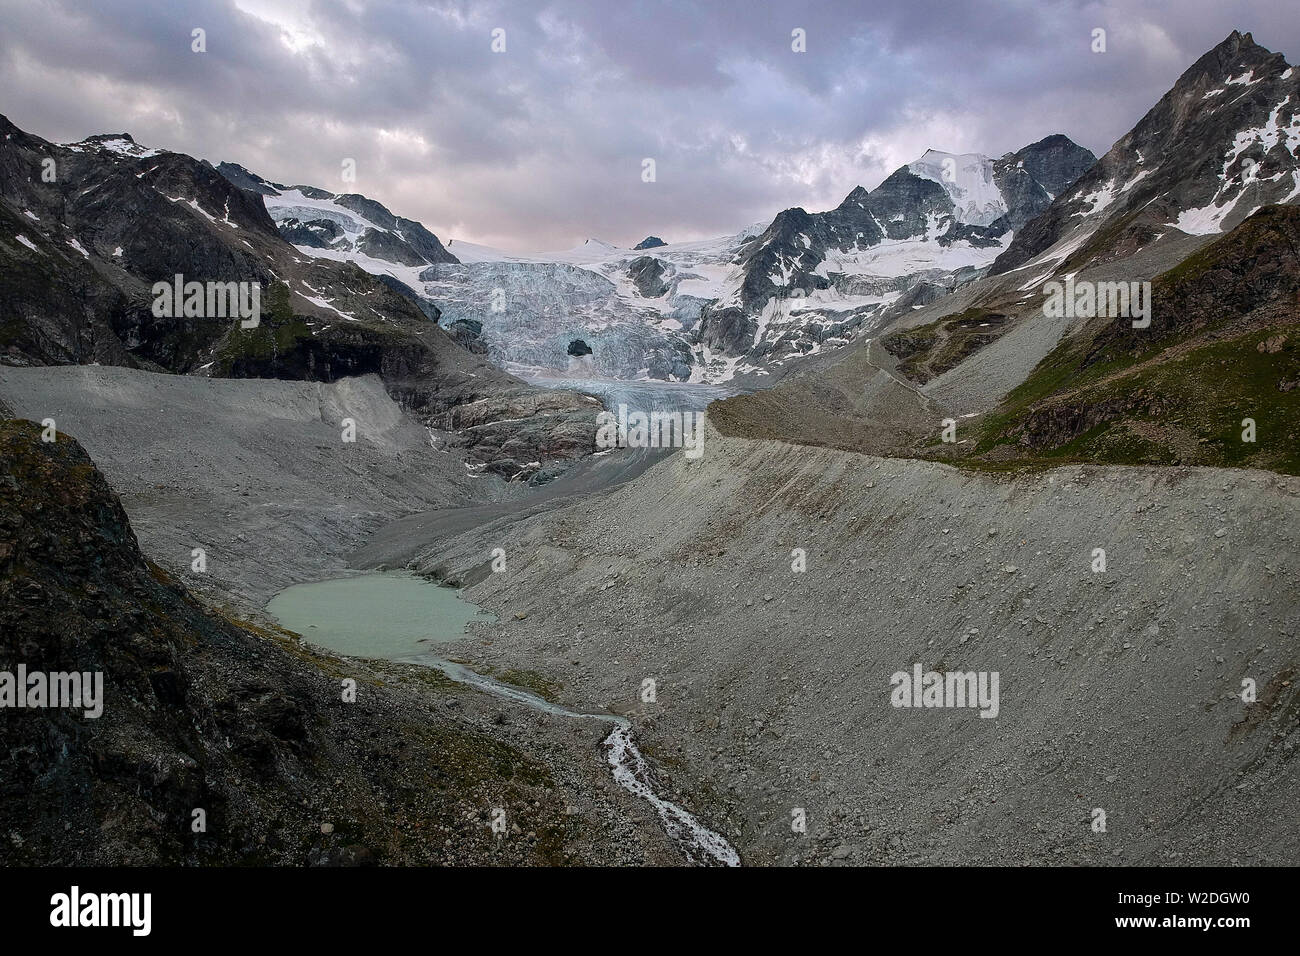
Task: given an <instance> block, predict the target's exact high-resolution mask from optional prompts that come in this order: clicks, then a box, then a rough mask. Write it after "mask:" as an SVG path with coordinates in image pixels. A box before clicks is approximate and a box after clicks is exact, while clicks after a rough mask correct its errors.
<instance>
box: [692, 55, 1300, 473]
mask: <svg viewBox="0 0 1300 956" xmlns="http://www.w3.org/2000/svg"><path fill="white" fill-rule="evenodd" d="M1296 76H1297V74H1296V73H1295V71H1294V70H1293V68H1292V67H1290V66H1287V65H1286V63H1285V61H1284V60H1282V58H1281V57H1279V56H1277V55H1275V54H1272V53H1269V52H1268V51H1267V50H1264V49H1263V48H1262V47H1259V46H1258V45H1256V44H1254V42H1253V41H1252V40H1251V39H1250V36H1249V34H1239V33H1235V32H1234V33H1233V34H1232V35H1231V36H1229V37H1228V38H1227V39H1226V40H1225V41H1224V42H1223V43H1222V44H1220V45H1219V46H1218V47H1216V48H1215V49H1214V50H1211V51H1210V52H1209V53H1207V54H1206V55H1205V56H1203V57H1201V58H1200V59H1199V60H1198V61H1197V63H1196V64H1195V65H1194V66H1193V67H1192V68H1191V69H1189V70H1188V71H1187V72H1186V73H1185V74H1184V75H1183V77H1182V78H1180V79H1179V81H1178V82H1177V84H1175V86H1174V87H1173V89H1171V90H1170V92H1169V93H1168V94H1166V95H1165V96H1164V97H1162V98H1161V100H1160V102H1159V103H1158V104H1157V105H1156V106H1155V107H1154V108H1153V109H1152V110H1151V111H1150V112H1148V114H1147V115H1146V116H1145V117H1144V118H1143V119H1142V120H1141V121H1140V122H1139V123H1138V124H1137V125H1136V126H1135V127H1134V129H1133V130H1132V131H1130V132H1129V133H1128V134H1126V135H1125V136H1124V137H1123V138H1121V140H1120V141H1119V142H1118V143H1116V145H1115V146H1114V147H1113V148H1112V149H1111V150H1110V151H1109V152H1108V153H1107V154H1106V156H1105V157H1103V158H1102V160H1100V161H1098V163H1097V164H1096V165H1095V166H1094V167H1093V168H1092V169H1090V170H1088V171H1087V172H1086V173H1085V174H1084V175H1083V176H1082V177H1081V178H1080V179H1079V181H1078V182H1076V183H1075V184H1074V185H1073V186H1071V187H1069V188H1068V189H1067V190H1066V191H1065V192H1063V193H1062V194H1061V195H1060V196H1058V197H1057V198H1056V199H1055V200H1054V201H1053V202H1052V203H1051V205H1050V206H1049V207H1048V209H1047V210H1046V211H1045V212H1043V213H1042V214H1041V215H1040V216H1039V217H1038V218H1036V219H1035V220H1033V221H1031V222H1030V223H1029V224H1028V225H1027V226H1025V228H1024V229H1023V230H1021V231H1020V232H1019V233H1017V234H1016V235H1015V237H1014V238H1013V239H1012V241H1011V245H1010V247H1009V248H1008V249H1007V251H1006V252H1004V253H1002V254H1001V255H1000V256H999V258H998V260H997V262H996V264H995V265H994V267H993V269H992V270H990V274H989V275H987V276H984V277H981V278H980V279H978V280H977V281H975V282H971V283H969V284H966V285H964V286H962V287H961V288H960V289H958V290H957V291H956V292H954V293H953V294H951V295H949V296H947V297H945V298H942V299H940V300H938V301H936V302H934V303H932V304H928V305H922V307H921V308H919V309H916V310H913V311H912V313H911V314H910V315H902V316H899V317H898V318H897V319H896V320H895V321H894V322H893V323H892V324H891V325H889V326H886V327H885V328H883V329H882V330H881V331H882V334H881V335H880V336H879V337H878V338H877V339H876V340H873V341H870V342H868V343H865V344H862V345H860V346H855V347H852V348H850V349H849V350H847V351H846V353H845V354H843V355H841V356H838V357H836V359H835V361H834V363H833V364H830V365H829V366H825V365H824V366H822V367H818V368H815V369H812V370H810V371H809V373H808V374H807V375H806V376H803V377H802V378H800V379H798V380H794V381H788V382H783V383H782V385H780V386H778V388H777V389H776V390H774V392H773V393H772V394H771V395H769V396H766V397H761V398H760V397H758V396H752V397H740V398H735V399H730V400H728V401H727V402H725V403H718V404H715V405H714V407H713V408H712V409H711V411H710V414H711V416H712V417H713V418H714V420H715V422H716V423H717V425H718V427H719V428H720V429H722V430H723V431H724V432H726V433H728V434H736V435H741V436H755V437H757V436H764V437H780V438H784V439H785V440H788V441H794V442H801V443H810V444H825V445H830V446H832V447H840V448H848V449H852V450H862V451H875V452H881V453H888V454H901V455H909V456H914V455H922V456H933V457H953V458H956V459H959V460H965V459H969V458H970V457H971V455H972V453H974V454H975V456H976V457H977V458H978V460H979V461H980V462H982V463H983V464H984V465H986V466H998V467H1007V466H1008V462H1016V461H1033V460H1037V459H1042V458H1044V457H1046V459H1047V460H1051V459H1053V458H1058V459H1060V458H1063V459H1065V460H1082V461H1086V460H1092V457H1093V456H1095V457H1096V459H1097V460H1102V461H1118V462H1130V461H1131V462H1152V463H1173V462H1200V463H1207V464H1225V465H1231V464H1245V465H1250V466H1254V467H1264V468H1272V469H1277V470H1282V471H1292V470H1294V468H1295V458H1294V454H1293V453H1292V452H1291V451H1289V450H1288V443H1293V442H1294V436H1295V434H1296V424H1297V422H1296V417H1295V405H1294V401H1293V394H1294V392H1293V387H1292V386H1291V385H1290V384H1289V383H1290V382H1291V381H1292V380H1293V378H1294V372H1293V369H1292V363H1293V361H1294V353H1293V352H1292V351H1291V347H1290V345H1289V344H1288V343H1290V341H1291V338H1292V337H1293V335H1294V333H1293V332H1290V331H1286V329H1287V328H1289V323H1290V313H1291V311H1292V310H1294V300H1295V295H1294V294H1293V293H1292V292H1291V291H1290V286H1289V283H1290V282H1291V281H1292V273H1293V270H1294V249H1293V244H1294V242H1295V237H1294V235H1293V225H1292V224H1293V219H1294V215H1295V213H1294V209H1295V206H1296V204H1297V203H1300V189H1297V188H1296V185H1295V184H1296V183H1297V181H1298V179H1300V118H1298V117H1297V114H1296V113H1294V112H1292V107H1293V106H1297V105H1300V92H1296V87H1295V84H1296ZM1251 156H1254V157H1255V159H1254V160H1253V163H1254V164H1253V165H1250V164H1248V163H1245V162H1244V160H1245V159H1249V158H1250V157H1251ZM1225 157H1226V158H1227V159H1229V160H1230V159H1232V157H1236V160H1233V161H1231V162H1228V161H1226V160H1225ZM1216 197H1217V198H1216ZM1278 201H1280V202H1282V203H1284V204H1285V205H1277V202H1278ZM1265 202H1272V203H1274V205H1272V206H1269V205H1264V206H1262V208H1260V209H1259V211H1258V212H1255V209H1256V204H1257V203H1265ZM1207 204H1208V206H1209V207H1210V208H1213V209H1216V210H1218V212H1217V213H1215V214H1214V215H1213V216H1210V217H1208V218H1207V216H1206V215H1205V210H1206V209H1207ZM1249 213H1254V215H1253V216H1251V217H1249V218H1247V215H1248V214H1249ZM1179 222H1181V223H1183V225H1184V226H1186V227H1187V229H1188V230H1198V231H1187V230H1185V229H1181V228H1178V227H1177V226H1176V225H1174V224H1175V223H1179ZM1233 225H1236V226H1237V229H1236V230H1233V231H1232V232H1230V233H1229V234H1228V235H1227V236H1223V235H1222V234H1220V233H1219V231H1218V230H1219V229H1220V228H1222V227H1229V228H1231V226H1233ZM1201 229H1203V230H1204V231H1199V230H1201ZM1216 240H1217V241H1216ZM1207 247H1208V248H1207ZM1067 277H1068V279H1069V281H1070V282H1071V283H1072V284H1073V286H1074V287H1076V288H1082V287H1085V286H1089V285H1091V286H1092V287H1093V288H1094V289H1102V288H1105V287H1103V286H1101V285H1100V284H1101V283H1111V284H1114V283H1120V284H1122V285H1123V286H1124V287H1125V288H1126V289H1128V290H1130V291H1131V289H1132V284H1133V283H1139V284H1140V283H1143V282H1148V281H1151V282H1153V292H1154V300H1153V304H1152V310H1153V311H1152V317H1151V325H1150V326H1149V327H1147V328H1142V329H1134V328H1133V326H1132V322H1131V321H1130V319H1131V318H1135V317H1134V316H1130V315H1115V316H1113V317H1109V318H1106V317H1103V318H1098V319H1095V320H1094V319H1090V318H1087V317H1086V316H1085V317H1080V318H1075V317H1074V315H1073V313H1070V314H1061V313H1060V312H1059V310H1058V311H1057V312H1052V311H1051V310H1049V309H1047V308H1046V304H1047V301H1048V292H1049V289H1048V285H1047V283H1049V282H1050V281H1053V280H1056V281H1064V280H1065V279H1066V278H1067ZM1110 288H1116V287H1115V286H1113V285H1112V286H1110ZM1140 289H1141V287H1140V285H1139V290H1140ZM1103 315H1104V313H1103ZM1169 329H1175V330H1177V332H1176V333H1174V334H1173V335H1172V337H1171V334H1170V333H1169V332H1168V330H1169ZM1279 335H1281V339H1280V340H1279V339H1278V338H1277V336H1279ZM1094 349H1099V350H1100V351H1096V352H1095V354H1094ZM1128 366H1133V369H1132V371H1131V372H1130V373H1126V374H1118V373H1120V372H1122V370H1123V369H1124V368H1126V367H1128ZM1139 369H1140V370H1141V374H1139ZM1103 370H1104V371H1106V372H1107V373H1112V374H1116V375H1117V377H1114V378H1113V379H1111V380H1110V381H1109V385H1113V387H1114V391H1113V392H1107V391H1106V388H1105V387H1102V386H1101V385H1100V384H1099V383H1098V382H1097V381H1094V378H1096V377H1097V376H1100V375H1101V374H1102V372H1103ZM1085 385H1086V386H1088V387H1087V388H1085V387H1084V386H1085ZM1098 388H1100V390H1097V389H1098ZM1075 389H1078V391H1077V392H1076V391H1075ZM1004 398H1005V402H1004ZM980 415H982V416H986V417H984V418H976V416H980ZM1246 418H1252V419H1255V420H1256V424H1257V426H1258V428H1259V429H1260V432H1259V438H1258V440H1257V442H1256V443H1250V442H1243V441H1242V440H1241V432H1242V430H1243V428H1244V426H1243V425H1242V421H1243V419H1246ZM948 419H951V420H953V421H956V422H957V423H958V426H957V441H956V443H955V444H952V445H948V444H944V443H942V442H940V440H939V437H940V431H941V429H942V427H943V424H942V423H943V422H944V421H945V420H948ZM1264 422H1268V427H1267V428H1266V429H1265V427H1264V424H1263V423H1264ZM1080 426H1082V427H1080ZM1103 433H1104V434H1103ZM999 462H1001V464H999Z"/></svg>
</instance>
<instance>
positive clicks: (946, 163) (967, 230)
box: [699, 135, 1095, 365]
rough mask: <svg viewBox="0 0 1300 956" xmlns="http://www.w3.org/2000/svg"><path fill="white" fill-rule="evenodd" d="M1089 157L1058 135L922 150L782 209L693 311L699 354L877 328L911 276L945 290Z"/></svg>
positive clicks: (789, 345) (801, 345)
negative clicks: (838, 195)
mask: <svg viewBox="0 0 1300 956" xmlns="http://www.w3.org/2000/svg"><path fill="white" fill-rule="evenodd" d="M1094 160H1095V157H1094V156H1093V155H1092V153H1090V152H1089V151H1088V150H1086V149H1083V148H1082V147H1080V146H1077V145H1075V144H1074V143H1072V142H1071V141H1070V140H1069V139H1068V138H1066V137H1065V136H1061V135H1055V136H1049V137H1047V138H1046V139H1043V140H1040V141H1039V142H1037V143H1033V144H1031V145H1029V146H1026V147H1025V148H1024V149H1021V150H1019V151H1018V152H1015V153H1008V154H1007V155H1005V156H1003V157H1001V158H1000V159H998V160H996V161H995V160H991V159H989V158H987V157H984V156H980V155H978V154H963V155H955V154H951V153H943V152H940V151H937V150H928V151H927V152H926V153H925V155H924V156H922V157H921V158H920V159H918V160H917V161H916V162H913V163H911V164H909V165H908V166H905V167H903V168H901V169H898V170H896V171H895V172H894V173H893V174H891V175H890V176H889V177H888V178H887V179H885V181H884V182H882V183H881V184H880V185H879V186H878V187H876V189H874V190H871V191H868V190H866V189H863V188H862V187H861V186H859V187H857V188H855V189H854V190H853V191H852V192H850V193H849V195H848V196H846V197H845V199H844V201H843V202H842V203H840V205H839V206H837V207H836V208H835V209H832V210H829V211H827V212H822V213H808V212H805V211H804V210H802V209H797V208H796V209H787V210H785V211H784V212H782V213H780V214H779V215H778V216H777V217H776V219H775V220H774V221H773V222H772V224H771V226H769V227H768V228H767V230H766V231H765V232H763V233H762V234H761V235H759V236H757V237H755V238H754V239H753V240H751V241H750V242H749V243H748V244H747V245H746V246H745V247H743V248H742V249H741V250H740V251H739V252H738V253H737V262H738V264H739V268H740V279H739V282H738V283H737V284H736V286H735V287H734V290H733V292H732V293H731V295H730V296H728V297H724V298H722V299H720V300H719V301H718V302H716V303H714V304H713V305H711V306H709V307H708V308H707V309H706V310H705V313H704V316H703V318H702V320H701V323H700V332H699V337H700V341H701V342H702V344H703V346H704V348H705V349H706V355H709V354H710V353H712V352H717V353H719V354H721V355H726V356H744V358H743V359H742V362H744V363H745V364H747V365H756V364H757V363H758V362H759V361H767V362H770V361H772V359H774V358H780V357H783V356H788V355H791V354H804V353H808V352H810V351H813V350H814V349H813V346H814V345H815V344H816V343H818V342H820V341H822V340H823V339H824V338H825V336H826V333H827V331H828V329H830V327H832V326H835V328H834V329H833V331H834V332H836V333H838V334H843V332H844V331H846V330H849V331H852V330H853V329H856V328H858V327H861V326H863V325H864V324H866V325H867V327H869V328H870V327H879V325H880V324H882V322H883V321H884V320H886V319H887V318H889V317H892V316H894V315H897V314H899V306H900V303H899V301H898V300H899V299H900V297H901V296H902V295H903V294H904V293H908V292H911V291H913V290H914V289H916V288H917V287H918V286H921V285H922V284H924V285H926V286H929V287H931V288H934V287H936V286H937V290H936V291H937V293H938V294H943V293H945V292H947V291H951V290H952V289H953V288H955V287H956V286H957V285H959V284H961V283H962V282H964V281H969V280H971V279H973V278H975V276H976V274H977V271H976V270H978V269H980V268H982V267H984V266H987V265H988V264H989V263H991V262H992V261H993V259H994V257H995V256H996V255H997V252H998V251H999V250H1000V249H1002V248H1003V246H1004V244H1005V242H1006V240H1007V237H1008V236H1009V234H1011V233H1012V231H1013V230H1015V229H1017V228H1020V227H1021V226H1023V225H1024V223H1026V222H1028V221H1030V220H1031V219H1033V218H1034V217H1035V216H1036V215H1038V213H1040V212H1041V211H1042V210H1044V209H1046V208H1047V207H1048V206H1049V205H1050V204H1051V202H1052V201H1053V199H1054V198H1055V196H1056V195H1057V193H1058V192H1060V191H1061V190H1062V189H1063V188H1064V187H1065V186H1067V185H1068V184H1069V183H1070V182H1072V181H1073V180H1074V179H1075V178H1076V177H1077V176H1078V175H1079V174H1080V173H1081V172H1083V171H1084V170H1085V169H1087V168H1088V167H1089V166H1091V165H1092V163H1093V162H1094ZM933 294H934V293H931V295H933ZM916 304H917V302H916V300H915V299H914V298H913V299H909V300H908V301H907V302H906V303H905V304H903V305H902V308H903V309H906V308H910V307H911V306H913V305H916ZM819 336H820V337H821V338H819Z"/></svg>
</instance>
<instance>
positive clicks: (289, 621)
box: [267, 571, 740, 866]
mask: <svg viewBox="0 0 1300 956" xmlns="http://www.w3.org/2000/svg"><path fill="white" fill-rule="evenodd" d="M267 610H268V611H269V612H270V613H271V614H273V615H275V617H276V618H277V620H279V622H280V623H281V624H282V625H283V626H284V627H286V628H288V629H289V630H292V631H296V632H297V633H299V634H302V635H303V637H305V638H306V639H307V640H309V641H310V642H311V643H313V644H318V645H320V646H321V647H324V648H327V649H329V650H331V651H335V652H337V653H340V654H347V655H349V656H353V657H380V658H384V659H386V660H391V661H397V662H401V663H409V664H421V665H424V666H426V667H434V668H437V669H438V670H440V671H442V673H444V674H446V675H447V677H449V678H450V679H451V680H454V681H456V682H457V683H458V684H466V685H468V686H471V687H476V688H478V689H479V690H482V691H485V692H486V693H489V694H492V695H494V696H496V697H501V698H504V699H506V700H511V701H514V702H515V703H519V704H523V705H524V706H526V707H530V708H532V709H533V710H537V711H541V712H543V713H547V714H553V715H556V716H559V717H569V718H574V719H577V720H600V721H604V722H606V723H609V724H611V725H612V729H611V730H610V733H609V736H608V737H606V738H605V746H606V747H607V748H608V749H609V753H608V758H607V759H608V761H609V766H610V770H611V771H612V772H613V775H614V780H615V781H616V782H617V783H618V784H619V786H621V787H623V789H625V790H627V791H628V792H630V793H633V794H635V795H636V796H638V797H641V798H642V799H643V800H645V801H646V802H648V803H649V804H650V805H651V806H653V807H654V808H655V811H656V812H657V813H658V814H659V819H660V821H662V823H663V826H664V830H665V831H666V832H667V833H668V835H669V837H671V838H672V839H673V841H674V842H676V843H677V845H678V846H680V847H681V848H682V851H683V852H684V853H685V854H686V856H687V858H688V859H690V860H691V861H692V862H693V863H699V864H703V865H709V866H739V865H740V855H739V854H738V853H736V851H735V849H734V848H733V847H732V846H731V844H729V843H728V842H727V841H726V839H724V838H723V837H722V836H721V835H720V834H717V833H714V832H713V831H712V830H710V829H709V828H708V827H706V826H704V824H702V823H700V821H699V820H697V819H695V817H694V816H692V815H691V814H690V813H688V812H687V811H686V810H684V809H682V808H681V807H679V806H678V805H677V804H675V803H673V802H672V801H670V800H665V799H664V798H663V797H661V796H659V794H657V793H656V792H655V790H654V785H653V779H652V777H651V774H650V767H649V765H648V764H647V763H646V760H645V758H644V757H643V756H642V755H641V751H639V750H637V748H636V744H635V743H633V741H632V722H631V721H630V720H628V719H627V718H626V717H620V716H618V715H617V714H586V713H582V712H580V711H576V710H569V709H568V708H566V707H560V706H559V705H557V704H552V703H551V702H550V701H548V700H545V699H543V698H541V697H538V696H537V695H536V694H530V693H529V692H528V691H525V690H521V689H520V688H518V687H512V686H510V685H509V684H503V683H501V682H500V681H496V680H493V679H492V678H490V677H485V676H484V675H482V674H479V673H476V672H475V671H472V670H470V669H469V668H468V667H465V666H463V665H461V664H457V663H455V662H453V661H448V660H444V659H443V658H441V657H438V656H437V655H436V654H433V653H431V652H430V651H429V650H428V648H429V646H430V645H432V644H445V643H449V642H451V641H454V640H458V639H460V638H461V637H463V636H464V630H465V624H466V623H467V622H468V621H470V620H471V619H472V618H474V617H475V616H476V615H477V614H481V613H482V612H480V611H479V610H478V609H477V608H476V607H475V606H474V605H473V604H470V603H469V602H468V601H462V600H460V598H459V597H457V592H456V591H454V590H452V589H451V588H447V587H440V586H438V585H436V584H433V583H432V582H430V581H428V580H426V579H425V578H422V577H419V576H417V575H414V574H411V573H409V572H401V571H395V572H382V573H371V574H361V575H356V576H353V577H349V578H340V579H337V580H333V581H320V582H316V583H314V584H299V585H295V586H294V587H291V588H286V589H285V590H283V591H281V592H280V593H279V594H277V595H276V596H275V597H274V598H273V599H272V600H271V602H270V604H268V605H267Z"/></svg>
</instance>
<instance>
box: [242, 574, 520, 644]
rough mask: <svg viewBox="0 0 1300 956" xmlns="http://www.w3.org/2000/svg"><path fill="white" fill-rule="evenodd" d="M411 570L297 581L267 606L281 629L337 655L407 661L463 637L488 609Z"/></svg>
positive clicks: (486, 614) (483, 618)
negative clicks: (306, 581)
mask: <svg viewBox="0 0 1300 956" xmlns="http://www.w3.org/2000/svg"><path fill="white" fill-rule="evenodd" d="M457 594H458V592H457V591H456V590H455V589H454V588H449V587H442V586H440V585H437V584H434V583H432V582H431V581H428V580H427V579H425V578H422V577H420V576H419V575H416V574H412V573H410V572H409V571H377V572H372V573H369V574H358V575H355V576H353V577H349V578H338V579H336V580H333V581H317V582H315V583H313V584H295V585H294V586H293V587H291V588H286V589H285V590H283V591H281V592H280V593H279V594H277V595H276V596H275V597H273V598H272V599H271V602H270V603H269V604H267V606H266V610H267V611H268V612H269V613H270V614H273V615H275V618H276V620H278V621H279V622H280V624H281V625H282V626H283V627H286V628H288V629H289V630H291V631H297V632H298V633H299V634H301V635H302V636H303V637H304V638H305V639H306V640H307V641H308V642H309V643H311V644H316V645H318V646H320V647H324V648H326V649H328V650H331V651H335V652H336V653H339V654H349V655H352V656H355V657H380V658H385V659H387V660H409V659H411V658H412V657H417V656H420V655H423V654H427V653H428V652H429V651H430V649H431V648H432V647H434V646H435V645H438V644H446V643H449V642H451V641H455V640H459V639H460V638H462V637H464V636H465V625H466V624H468V623H469V622H470V621H472V620H474V619H475V618H477V619H478V620H481V621H482V620H487V621H491V620H495V618H494V617H493V616H492V615H491V614H489V613H488V612H486V611H481V610H480V609H479V608H478V607H477V606H475V605H473V604H470V603H469V602H468V601H462V600H461V599H460V598H459V597H457Z"/></svg>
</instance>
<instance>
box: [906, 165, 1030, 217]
mask: <svg viewBox="0 0 1300 956" xmlns="http://www.w3.org/2000/svg"><path fill="white" fill-rule="evenodd" d="M907 168H908V170H909V171H911V172H912V174H913V175H916V176H920V177H921V178H922V179H929V180H933V181H934V182H936V183H938V184H939V185H940V186H942V187H943V188H944V190H945V191H946V192H947V193H948V196H949V198H950V199H952V202H953V205H954V206H955V207H956V209H955V210H954V213H955V215H956V216H957V220H958V221H959V222H963V223H969V224H970V225H974V226H988V225H991V224H992V223H993V222H995V221H996V220H997V219H999V218H1000V217H1001V216H1003V215H1005V213H1006V211H1007V203H1006V200H1005V199H1004V198H1003V196H1002V192H1001V190H999V189H998V186H997V183H996V182H994V179H993V160H991V159H989V158H988V157H987V156H983V155H981V154H979V153H945V152H943V151H941V150H937V149H927V150H926V151H925V155H924V156H922V157H921V158H920V159H918V160H916V162H914V163H909V164H908V167H907Z"/></svg>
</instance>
